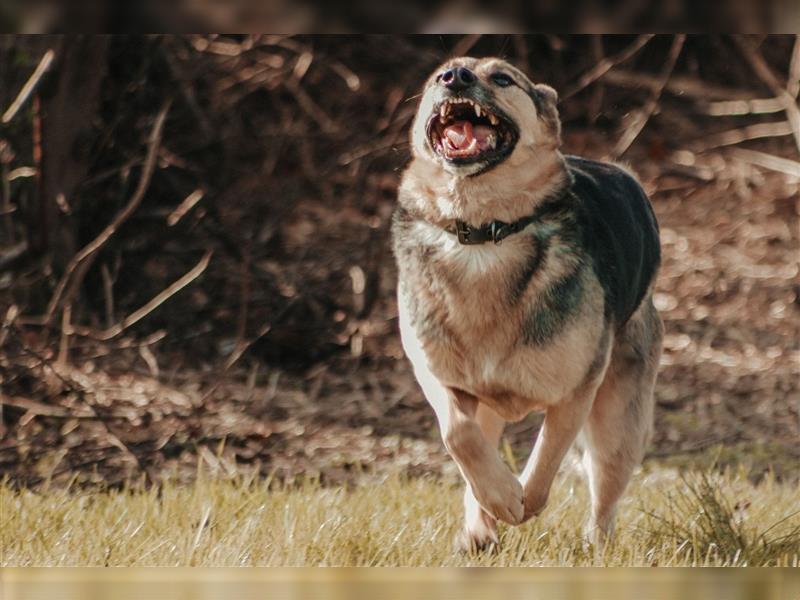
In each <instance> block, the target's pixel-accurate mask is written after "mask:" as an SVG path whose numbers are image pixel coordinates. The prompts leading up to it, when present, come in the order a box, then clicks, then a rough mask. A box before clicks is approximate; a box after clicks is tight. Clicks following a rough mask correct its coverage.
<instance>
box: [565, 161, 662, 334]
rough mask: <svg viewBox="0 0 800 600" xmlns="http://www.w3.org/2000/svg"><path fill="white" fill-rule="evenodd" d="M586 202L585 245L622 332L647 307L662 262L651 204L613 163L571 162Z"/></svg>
mask: <svg viewBox="0 0 800 600" xmlns="http://www.w3.org/2000/svg"><path fill="white" fill-rule="evenodd" d="M565 158H566V162H567V167H568V169H569V172H570V175H571V177H572V186H571V191H572V194H573V195H574V196H575V197H577V198H578V199H579V200H580V204H581V207H582V208H583V214H582V215H580V218H581V219H582V221H583V222H582V223H581V231H582V233H583V236H584V239H583V245H584V248H586V249H587V254H588V255H589V256H591V257H592V259H593V262H594V265H593V266H594V270H595V273H596V275H597V278H598V280H599V281H600V283H601V285H602V286H603V291H604V292H605V297H606V312H607V316H609V317H610V318H613V320H614V321H615V322H616V324H617V326H618V327H622V326H623V325H624V324H625V323H626V322H627V321H628V319H629V318H630V317H631V315H632V314H633V313H634V312H635V311H636V309H637V308H638V306H639V305H640V304H641V302H642V300H643V299H644V297H645V295H646V294H647V291H648V289H649V288H650V286H651V284H652V282H653V280H654V279H655V275H656V272H657V271H658V266H659V263H660V259H661V252H660V245H659V239H658V225H657V223H656V218H655V215H654V214H653V209H652V208H651V206H650V201H649V200H648V199H647V196H646V194H645V192H644V190H643V189H642V187H641V185H639V182H638V181H636V179H635V178H634V177H633V176H631V175H630V174H629V173H627V172H626V171H625V170H624V169H622V168H620V167H618V166H616V165H613V164H609V163H604V162H598V161H594V160H589V159H586V158H580V157H577V156H567V157H565Z"/></svg>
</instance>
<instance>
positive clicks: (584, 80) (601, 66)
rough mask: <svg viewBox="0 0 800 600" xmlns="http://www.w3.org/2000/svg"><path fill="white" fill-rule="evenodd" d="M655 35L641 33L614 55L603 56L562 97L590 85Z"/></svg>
mask: <svg viewBox="0 0 800 600" xmlns="http://www.w3.org/2000/svg"><path fill="white" fill-rule="evenodd" d="M654 37H655V35H654V34H652V33H646V34H642V35H640V36H639V37H637V38H636V41H634V42H633V43H632V44H631V45H630V46H628V47H627V48H625V49H624V50H622V51H621V52H618V53H617V54H615V55H614V56H611V57H608V58H603V59H602V60H601V61H600V62H598V63H597V64H596V65H595V66H594V67H592V68H591V69H589V70H588V71H586V73H584V74H583V75H581V76H580V78H579V79H578V82H577V83H576V84H575V85H574V86H572V87H571V88H569V89H568V90H567V91H566V92H565V93H564V94H563V95H562V98H564V99H566V98H569V97H570V96H574V95H575V94H577V93H578V92H580V91H581V90H582V89H584V88H586V87H587V86H589V85H591V84H592V83H594V82H595V81H597V80H598V79H600V78H601V77H603V76H604V75H605V74H606V73H608V72H609V71H610V70H611V69H613V68H614V67H615V66H617V65H619V64H621V63H624V62H625V61H626V60H628V59H629V58H631V57H632V56H633V55H634V54H636V53H637V52H639V50H641V49H642V48H644V47H645V45H646V44H647V42H649V41H650V40H652V39H653V38H654Z"/></svg>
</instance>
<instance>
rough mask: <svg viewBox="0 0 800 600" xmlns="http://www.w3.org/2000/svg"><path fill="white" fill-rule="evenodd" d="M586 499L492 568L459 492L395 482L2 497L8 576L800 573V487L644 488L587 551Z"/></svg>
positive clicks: (709, 483)
mask: <svg viewBox="0 0 800 600" xmlns="http://www.w3.org/2000/svg"><path fill="white" fill-rule="evenodd" d="M586 495H587V492H586V489H585V486H584V484H583V482H582V481H581V480H580V479H579V478H578V477H577V476H575V475H565V476H563V477H561V478H560V479H559V480H558V481H557V482H556V485H555V487H554V490H553V493H552V494H551V502H550V505H549V507H548V508H547V509H546V510H545V512H544V513H543V514H542V515H541V516H540V517H539V518H538V519H535V520H533V521H532V522H530V523H528V524H526V525H524V526H522V527H519V528H515V527H504V528H503V529H502V530H501V537H502V548H501V549H500V550H499V551H497V552H495V553H492V554H476V555H461V554H456V553H454V552H453V551H452V540H453V537H454V536H455V534H456V532H457V531H458V528H459V526H460V518H461V490H460V487H458V486H455V485H452V484H448V483H445V482H442V481H439V480H434V479H425V478H422V479H408V478H403V477H399V476H398V477H390V478H387V479H385V480H382V481H379V482H373V483H364V484H361V485H358V486H355V487H353V488H351V489H344V488H326V487H323V486H320V485H319V484H317V483H314V482H308V483H305V484H302V485H297V486H292V487H288V486H282V485H278V484H274V483H273V484H269V483H267V482H265V481H263V480H246V479H244V478H238V479H237V480H235V481H223V480H219V479H207V478H203V477H201V478H200V480H198V481H197V482H196V483H195V484H193V485H191V486H179V485H174V484H164V485H162V486H161V487H159V488H157V489H155V488H154V489H150V490H107V491H80V490H73V491H69V490H52V489H51V490H46V489H42V490H39V491H32V490H28V489H22V490H15V489H12V488H11V487H9V486H7V485H0V548H1V550H0V552H2V555H1V556H0V564H1V565H2V566H26V565H124V566H134V565H136V566H140V565H168V566H186V565H205V566H210V565H218V566H223V565H226V566H232V565H274V566H308V565H348V566H352V565H371V566H395V565H397V566H399V565H403V566H439V565H486V566H490V565H491V566H512V565H514V566H517V565H548V566H554V565H559V566H567V565H614V566H622V565H624V566H634V565H648V566H649V565H660V566H667V565H676V566H677V565H751V566H756V565H789V566H800V514H798V512H797V511H798V508H800V506H798V498H800V487H798V484H797V483H780V482H778V481H776V480H775V479H774V478H772V477H766V478H765V479H764V480H763V481H761V482H760V483H759V484H758V485H755V484H753V483H751V482H750V481H748V479H747V478H746V477H744V476H743V474H741V473H740V474H735V473H731V472H727V473H724V474H719V473H714V472H706V473H700V474H695V475H688V476H680V475H678V474H677V472H676V471H674V470H667V469H657V470H652V471H651V472H649V473H642V474H640V475H638V476H637V477H636V478H635V480H634V482H633V483H632V485H631V487H630V489H629V492H628V494H627V495H626V497H625V498H624V500H623V501H622V503H621V505H620V510H619V516H618V521H617V533H616V536H615V538H614V541H613V542H612V543H611V544H609V545H607V546H606V548H605V550H604V551H603V552H602V553H600V552H594V551H593V550H592V549H591V548H590V547H588V546H587V545H586V544H585V543H584V542H582V541H581V536H580V532H581V527H582V524H583V521H584V519H585V516H586Z"/></svg>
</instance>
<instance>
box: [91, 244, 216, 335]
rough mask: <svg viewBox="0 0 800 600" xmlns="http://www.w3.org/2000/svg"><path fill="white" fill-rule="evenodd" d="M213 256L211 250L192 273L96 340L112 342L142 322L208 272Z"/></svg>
mask: <svg viewBox="0 0 800 600" xmlns="http://www.w3.org/2000/svg"><path fill="white" fill-rule="evenodd" d="M212 254H213V251H212V250H209V251H207V252H206V253H205V255H204V256H203V258H201V259H200V262H199V263H197V264H196V265H195V266H194V267H192V269H191V270H190V271H188V272H187V273H186V274H185V275H184V276H183V277H181V278H180V279H178V280H177V281H176V282H175V283H173V284H172V285H170V286H169V287H167V288H166V289H164V290H163V291H161V292H159V293H158V294H157V295H156V296H155V297H154V298H153V299H152V300H150V301H149V302H148V303H147V304H145V305H144V306H142V307H141V308H139V309H138V310H135V311H134V312H132V313H131V314H130V315H128V316H127V317H125V318H124V319H122V321H120V322H119V323H117V324H116V325H114V326H113V327H109V328H108V329H106V330H105V331H102V332H100V333H99V334H97V335H96V338H97V339H98V340H101V341H107V340H110V339H111V338H113V337H116V336H117V335H119V334H120V333H122V332H123V331H125V330H126V329H127V328H128V327H130V326H131V325H133V324H134V323H136V322H137V321H140V320H141V319H143V318H144V317H146V316H147V315H149V314H150V313H151V312H153V311H154V310H155V309H156V308H158V307H159V306H161V305H162V304H163V303H164V302H165V301H166V300H168V299H169V298H171V297H172V296H174V295H175V294H177V293H178V292H179V291H180V290H182V289H183V288H185V287H186V286H187V285H189V284H190V283H191V282H192V281H194V280H195V279H197V278H198V277H199V276H200V275H201V274H202V273H203V271H205V270H206V267H208V263H209V261H210V260H211V255H212Z"/></svg>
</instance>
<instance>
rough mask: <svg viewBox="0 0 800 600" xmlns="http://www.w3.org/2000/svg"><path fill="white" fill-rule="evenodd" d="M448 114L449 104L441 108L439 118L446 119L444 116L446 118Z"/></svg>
mask: <svg viewBox="0 0 800 600" xmlns="http://www.w3.org/2000/svg"><path fill="white" fill-rule="evenodd" d="M446 114H447V104H442V106H441V107H439V117H441V118H442V119H444V116H445V115H446Z"/></svg>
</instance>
